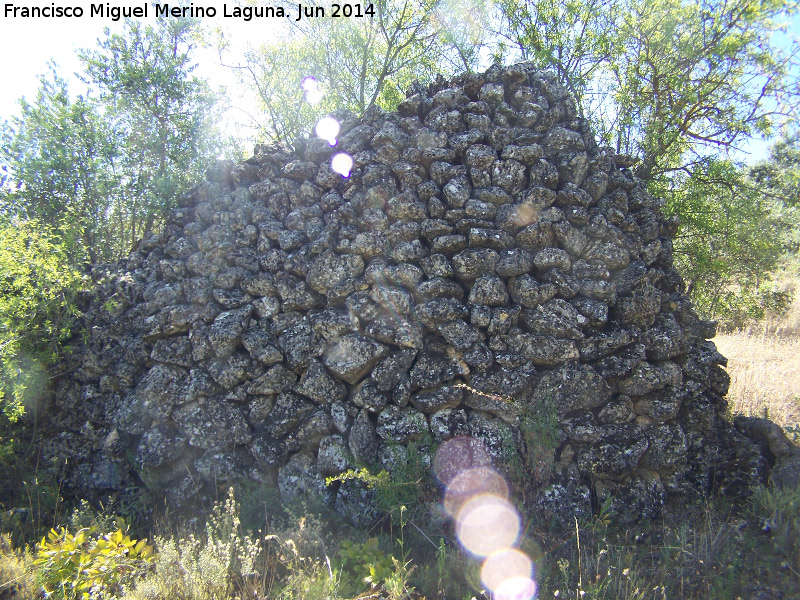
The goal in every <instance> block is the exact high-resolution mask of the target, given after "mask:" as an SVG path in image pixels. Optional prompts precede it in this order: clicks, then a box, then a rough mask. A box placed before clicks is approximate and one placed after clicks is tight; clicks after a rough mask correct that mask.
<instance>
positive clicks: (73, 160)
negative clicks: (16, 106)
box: [0, 65, 119, 262]
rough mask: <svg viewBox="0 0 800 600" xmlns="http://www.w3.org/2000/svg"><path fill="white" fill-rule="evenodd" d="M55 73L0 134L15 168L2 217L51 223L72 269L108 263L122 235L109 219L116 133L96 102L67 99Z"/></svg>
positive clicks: (9, 178) (115, 181) (5, 191)
mask: <svg viewBox="0 0 800 600" xmlns="http://www.w3.org/2000/svg"><path fill="white" fill-rule="evenodd" d="M51 67H52V69H51V74H50V77H49V78H47V77H42V78H41V79H40V88H39V92H38V93H37V95H36V99H35V101H34V102H33V103H29V102H26V101H25V100H21V101H20V108H21V109H22V112H21V117H19V118H16V119H14V121H13V122H12V123H8V122H5V123H3V124H2V128H0V143H2V156H3V159H4V162H5V163H6V164H7V165H8V166H9V167H10V169H9V171H10V172H9V171H6V173H5V181H4V186H3V191H2V192H1V193H2V196H0V199H1V200H2V204H3V209H4V212H10V213H12V214H15V215H17V216H19V217H20V218H22V219H23V220H27V219H41V220H42V221H44V222H47V223H51V224H53V225H54V226H55V227H56V231H57V232H58V233H59V235H60V236H61V239H63V240H65V241H66V242H68V246H69V247H70V254H71V256H72V257H73V260H74V261H75V262H78V261H81V260H84V259H85V260H89V261H91V262H94V261H96V260H100V259H108V258H110V256H111V255H110V254H109V253H108V252H106V251H105V250H106V249H107V246H106V242H108V241H109V240H113V239H114V237H115V234H116V233H117V231H115V224H114V223H113V222H110V221H109V220H108V219H107V216H106V215H107V214H108V213H109V211H112V210H113V208H114V204H115V200H116V199H115V193H114V190H115V189H116V188H117V187H118V185H119V178H118V175H117V174H116V172H115V169H114V168H113V167H114V165H115V164H116V162H117V160H118V158H119V148H118V147H117V145H116V144H115V142H116V141H117V140H116V138H115V132H114V131H113V130H112V129H111V128H110V127H109V126H108V123H107V122H106V121H105V120H104V119H103V118H102V117H101V116H100V115H99V113H98V108H97V106H96V104H95V103H94V102H93V100H92V99H91V98H87V97H83V96H79V97H78V98H77V99H76V100H75V101H72V100H70V97H69V93H68V91H67V82H66V81H65V80H64V79H62V78H61V77H59V76H58V74H57V73H56V71H55V67H54V66H52V65H51Z"/></svg>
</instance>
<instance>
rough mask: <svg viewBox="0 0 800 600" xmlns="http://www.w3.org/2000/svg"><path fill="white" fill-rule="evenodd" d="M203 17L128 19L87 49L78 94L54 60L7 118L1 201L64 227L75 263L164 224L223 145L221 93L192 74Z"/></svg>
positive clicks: (119, 249)
mask: <svg viewBox="0 0 800 600" xmlns="http://www.w3.org/2000/svg"><path fill="white" fill-rule="evenodd" d="M198 29H199V23H198V22H197V21H192V20H189V19H162V20H159V22H158V23H157V24H156V25H154V26H150V25H148V26H145V25H142V24H141V23H140V22H139V21H138V20H128V21H126V22H125V30H124V32H123V33H122V34H111V33H110V32H109V31H108V30H106V32H105V37H104V38H102V39H101V40H100V41H99V44H98V47H97V48H96V49H95V50H88V49H87V50H83V51H82V52H81V53H80V54H81V59H82V61H83V64H84V72H83V73H82V74H81V76H82V78H83V79H84V81H85V82H86V83H87V84H88V85H90V86H91V89H92V90H97V92H99V95H95V94H96V92H93V93H91V94H89V95H86V96H78V97H77V99H75V100H73V99H71V98H70V97H69V94H68V90H67V82H66V81H65V80H64V79H62V78H61V77H59V76H58V74H57V73H56V72H55V67H51V68H52V71H53V72H52V74H51V76H50V77H49V78H46V77H42V78H41V80H40V89H39V92H38V94H37V96H36V99H35V101H33V102H30V103H29V102H26V101H25V100H22V101H20V107H21V116H20V117H18V118H14V119H13V120H12V122H11V123H9V122H5V123H3V125H2V127H1V128H0V158H1V159H2V162H3V164H6V165H7V170H6V172H5V173H4V174H3V180H2V183H3V185H2V189H1V190H0V206H2V208H3V209H4V211H5V212H6V213H8V214H13V215H17V216H19V217H20V218H26V219H32V218H36V219H40V220H41V221H43V222H46V223H50V224H52V225H53V226H54V227H55V231H56V232H57V233H58V234H59V235H60V237H61V238H62V241H63V243H64V245H65V247H67V248H68V249H69V253H70V257H71V259H72V261H73V263H74V264H79V263H82V262H84V261H87V262H97V261H101V260H113V259H117V258H120V257H121V256H123V255H125V254H127V253H128V252H129V251H130V249H131V247H132V245H133V243H134V242H135V241H136V240H137V239H140V238H142V237H145V236H147V235H148V234H149V233H150V232H152V231H154V230H156V229H157V228H158V227H159V225H160V223H161V222H162V220H163V218H164V216H165V215H166V213H167V211H168V210H169V209H170V208H172V207H173V206H174V204H175V200H176V198H177V195H178V194H179V193H180V192H181V191H183V190H186V189H187V188H188V187H189V186H190V184H192V183H193V182H194V181H195V180H197V179H199V177H200V176H201V175H202V173H203V170H204V169H205V166H206V163H207V162H208V161H209V159H211V158H212V157H216V156H217V155H218V154H219V152H220V150H221V143H220V136H219V134H218V133H217V132H216V130H215V129H214V127H213V125H212V124H213V123H214V122H215V121H216V119H217V117H218V114H217V112H216V104H217V96H216V95H215V94H213V93H212V92H211V90H210V89H209V87H208V85H207V84H206V82H205V81H203V80H201V79H199V78H197V77H195V76H194V75H193V74H192V71H193V70H194V65H193V63H192V50H193V47H194V36H195V35H197V33H198Z"/></svg>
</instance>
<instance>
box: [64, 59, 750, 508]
mask: <svg viewBox="0 0 800 600" xmlns="http://www.w3.org/2000/svg"><path fill="white" fill-rule="evenodd" d="M576 115H577V113H576V107H575V103H574V101H573V99H572V98H570V97H569V96H568V94H567V92H566V91H565V90H564V88H562V87H560V86H559V85H558V84H557V82H556V81H555V79H554V78H553V77H552V76H550V75H547V74H543V73H541V72H537V71H535V70H533V69H532V68H530V67H529V66H528V65H524V64H523V65H515V66H512V67H508V68H505V69H500V68H493V69H492V70H490V71H489V72H487V73H486V74H484V75H466V76H462V77H460V78H458V79H457V80H455V81H453V82H448V83H443V82H442V83H439V84H436V85H432V86H431V87H430V88H429V89H426V90H417V92H416V93H414V94H413V95H411V96H410V97H408V98H407V99H406V100H405V101H404V102H403V103H402V104H401V105H400V106H399V108H398V112H397V113H385V112H382V111H380V110H374V111H371V112H370V113H369V114H367V115H366V116H365V117H364V118H362V119H359V120H357V119H354V118H352V116H349V115H345V114H339V115H335V117H336V118H337V120H338V121H339V122H340V125H341V133H340V136H339V139H338V143H337V145H336V147H335V148H332V147H331V146H330V145H329V144H328V142H326V141H324V140H321V139H318V138H311V139H309V140H308V141H307V142H305V145H304V147H301V148H299V149H298V151H296V152H291V151H288V150H285V149H276V148H267V147H257V148H256V150H255V155H254V156H253V157H252V158H250V159H248V160H246V161H245V162H244V163H241V164H237V165H234V164H231V163H220V164H217V165H215V166H213V167H211V168H210V169H209V170H208V173H207V181H206V182H204V183H202V184H200V185H199V186H198V187H196V188H195V189H194V190H192V191H191V192H190V193H188V194H187V195H185V196H184V197H183V198H182V199H181V202H180V207H179V208H177V209H175V210H174V211H172V213H171V215H170V217H169V220H168V222H167V225H166V227H165V228H164V230H163V232H162V233H161V234H160V235H158V236H155V237H152V238H150V239H147V240H145V241H143V242H142V243H141V244H140V245H139V246H138V248H137V249H136V250H135V251H134V252H133V253H132V254H131V255H130V257H129V258H128V259H127V260H125V261H122V262H121V263H119V264H117V265H113V266H98V267H96V268H95V270H94V273H93V275H94V277H95V281H96V284H97V287H96V291H95V293H94V294H93V295H92V297H90V298H87V299H86V302H87V307H88V309H87V316H86V323H85V325H86V328H85V333H84V336H83V337H82V338H81V340H80V341H78V340H76V343H75V347H74V350H75V351H74V353H73V355H72V357H71V358H70V359H69V360H70V361H71V363H70V365H68V366H69V367H70V369H69V370H70V373H69V374H68V375H67V376H64V377H63V378H62V379H61V381H60V382H59V385H58V389H57V393H56V410H57V411H58V415H59V416H58V418H57V419H55V420H54V422H53V423H54V427H55V428H56V429H57V432H56V433H54V435H53V437H51V439H50V441H49V442H48V455H49V456H50V457H51V460H52V464H54V465H57V468H59V469H62V470H63V473H64V474H65V477H66V479H67V482H68V483H69V484H70V485H72V486H73V487H75V488H79V489H80V490H82V491H83V492H96V493H102V492H104V491H111V490H121V489H125V488H126V487H129V486H130V485H132V484H137V485H145V486H147V487H148V488H149V489H150V490H151V491H154V492H157V493H163V494H165V495H166V496H167V497H168V498H170V499H171V500H173V501H180V500H182V499H185V498H187V497H190V496H191V495H192V494H194V493H197V492H198V491H200V490H202V489H203V487H204V486H210V485H215V484H220V483H225V482H232V481H236V480H239V479H244V478H250V479H255V480H257V481H265V482H276V483H277V485H278V486H279V488H280V492H281V495H282V496H283V497H284V498H292V497H294V496H296V495H297V494H300V493H307V492H315V493H317V492H318V493H320V494H321V495H322V496H323V497H325V498H327V500H328V501H329V502H331V503H333V504H335V505H336V506H337V507H338V508H339V509H340V510H341V511H343V512H347V511H348V510H349V508H348V506H349V504H348V503H349V502H351V501H352V497H353V494H354V492H357V491H358V490H354V488H353V485H350V484H342V485H341V486H338V487H337V485H334V486H329V487H326V486H325V485H324V483H323V478H324V477H325V476H329V475H335V474H337V473H339V472H341V471H343V470H345V469H348V468H351V467H353V466H356V465H365V464H366V465H379V466H381V467H383V468H386V469H388V470H389V471H390V472H391V471H393V470H394V469H396V467H397V465H398V464H399V463H400V462H402V461H404V460H405V458H404V457H405V453H406V452H407V449H406V446H407V444H408V443H409V442H411V441H414V442H416V444H417V446H419V447H421V448H422V450H423V451H424V450H426V449H430V448H432V447H433V446H434V445H437V444H440V443H441V442H443V441H444V440H446V439H448V438H451V437H454V436H461V435H468V436H472V437H474V438H477V439H479V440H481V441H482V442H483V444H484V446H485V447H486V448H487V450H488V451H489V453H490V454H491V455H492V457H493V459H494V460H495V461H496V464H497V465H498V467H499V468H500V469H501V470H504V472H505V473H506V475H507V477H508V478H509V480H510V481H511V482H512V483H514V485H515V486H516V487H517V489H518V491H525V497H526V502H528V504H529V505H530V507H531V508H537V509H538V510H542V511H544V512H545V514H549V515H552V516H554V517H556V518H562V519H569V522H571V521H572V515H573V514H579V515H584V516H585V515H588V514H589V513H590V512H591V511H592V507H593V506H594V507H596V506H598V504H599V503H601V502H603V501H604V500H605V499H606V498H607V497H609V496H611V497H613V498H614V500H613V508H614V509H615V510H616V511H617V513H618V514H619V515H621V517H623V518H625V519H636V518H638V517H639V516H642V515H645V516H647V515H653V514H655V513H657V512H658V510H659V507H660V506H661V505H662V504H663V503H664V502H665V501H666V500H667V499H668V498H669V497H672V496H676V495H677V496H681V495H685V494H693V493H704V492H707V491H710V490H711V489H712V488H714V487H720V486H722V487H726V488H731V489H733V488H735V486H737V485H748V484H750V483H753V482H755V481H757V480H759V479H760V478H762V477H763V475H764V468H765V463H764V459H763V458H762V455H761V454H759V453H758V452H757V450H756V449H755V447H754V445H753V444H752V443H750V442H749V441H748V440H747V439H746V438H744V437H743V436H741V435H740V434H739V433H737V431H736V430H735V429H733V428H732V427H731V426H730V425H729V424H728V423H727V422H726V421H724V420H723V419H722V418H721V414H722V413H723V412H724V411H725V409H726V403H725V400H724V399H723V398H724V396H725V393H726V391H727V387H728V376H727V374H726V373H725V371H724V370H723V369H722V366H724V365H725V359H724V357H722V356H721V355H720V354H719V353H718V352H717V351H716V349H715V346H714V344H713V343H712V342H709V341H706V340H707V339H708V338H711V337H713V335H714V325H713V323H709V322H706V321H703V320H701V319H699V318H698V317H697V315H696V314H695V313H694V311H693V310H692V307H691V305H690V303H689V301H688V299H687V297H686V296H685V295H684V286H683V283H682V281H681V278H680V276H679V275H678V273H677V272H676V270H675V268H674V267H673V256H672V248H673V246H672V237H673V236H674V235H675V232H676V229H677V226H678V223H677V222H676V221H675V220H667V219H664V218H663V217H662V215H661V213H660V209H661V207H662V205H663V202H662V201H661V200H659V199H657V198H654V197H652V196H651V195H650V194H649V193H648V192H647V189H646V182H644V181H641V180H640V179H638V178H637V177H636V176H635V175H634V173H633V172H632V170H631V167H632V166H634V163H635V161H634V160H633V159H631V158H630V157H627V156H620V155H616V154H615V153H614V152H613V151H611V150H609V149H604V148H600V147H598V145H597V144H596V142H595V139H594V136H593V134H592V132H591V130H590V128H589V124H588V123H587V122H586V121H585V120H583V119H580V118H578V117H577V116H576ZM334 152H337V153H338V152H344V153H347V154H348V155H350V156H351V157H352V159H353V161H354V167H353V171H352V173H351V174H350V176H349V177H347V178H345V177H343V176H342V175H340V174H338V173H336V172H334V171H332V170H331V167H330V159H331V156H332V154H333V153H334ZM64 458H67V459H68V460H67V463H66V467H64V466H63V465H64ZM356 495H357V494H356Z"/></svg>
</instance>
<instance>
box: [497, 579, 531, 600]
mask: <svg viewBox="0 0 800 600" xmlns="http://www.w3.org/2000/svg"><path fill="white" fill-rule="evenodd" d="M535 596H536V582H535V581H534V580H533V579H531V578H530V577H512V578H510V579H506V580H505V581H504V582H503V583H501V584H500V587H499V588H498V589H497V590H496V591H495V592H494V595H493V596H492V598H494V600H533V598H534V597H535Z"/></svg>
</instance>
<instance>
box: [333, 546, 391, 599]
mask: <svg viewBox="0 0 800 600" xmlns="http://www.w3.org/2000/svg"><path fill="white" fill-rule="evenodd" d="M392 558H393V557H389V556H387V555H386V554H384V552H383V551H382V550H381V549H380V548H379V547H378V538H376V537H372V538H369V539H367V540H366V541H365V542H362V543H360V544H357V543H355V542H352V541H351V540H344V541H343V542H342V543H341V545H340V546H339V553H338V554H337V560H336V561H335V562H334V567H335V568H336V569H337V572H338V574H339V576H340V580H339V588H338V589H339V592H340V593H341V594H342V595H344V596H356V595H358V594H360V593H361V592H363V591H365V590H366V589H368V588H369V587H370V586H371V585H378V584H380V583H381V582H382V581H384V580H385V579H387V578H388V577H390V576H391V574H392Z"/></svg>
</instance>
